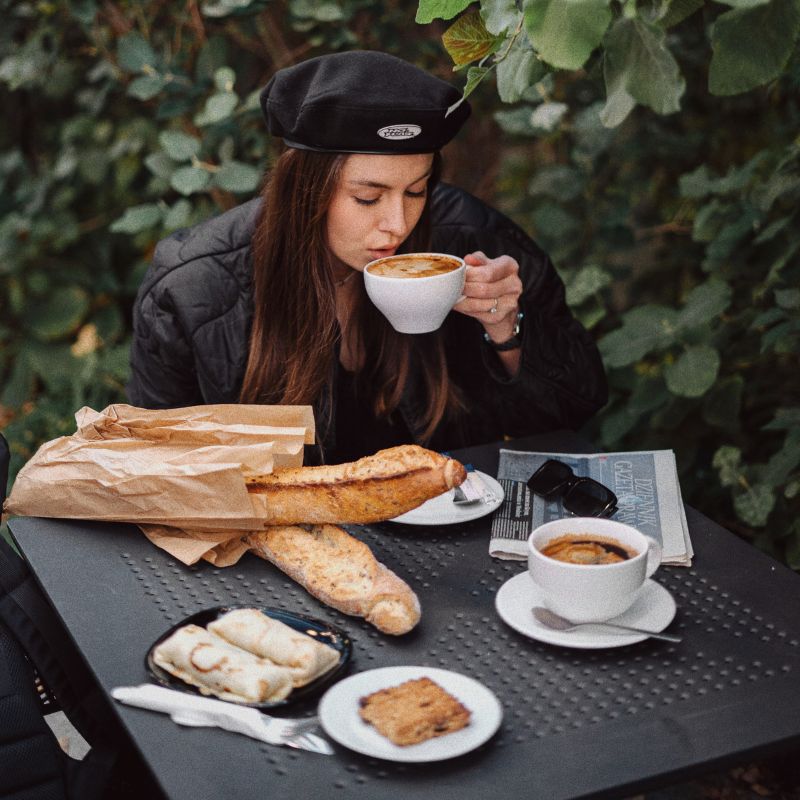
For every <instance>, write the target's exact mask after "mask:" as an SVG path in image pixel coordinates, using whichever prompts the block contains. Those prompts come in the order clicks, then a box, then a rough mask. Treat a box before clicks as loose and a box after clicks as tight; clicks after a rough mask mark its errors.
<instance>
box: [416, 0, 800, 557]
mask: <svg viewBox="0 0 800 800" xmlns="http://www.w3.org/2000/svg"><path fill="white" fill-rule="evenodd" d="M462 12H463V13H462ZM459 15H460V16H459ZM453 17H458V18H457V19H456V20H455V22H453V23H452V24H450V25H449V27H448V29H447V30H446V32H445V33H444V36H443V42H444V45H445V47H446V48H447V50H448V52H449V53H450V55H451V57H452V60H453V62H454V64H455V68H456V69H457V70H462V71H463V70H466V79H465V83H464V96H465V97H466V96H469V95H472V97H473V98H474V97H475V96H476V95H475V94H474V92H475V90H476V88H477V86H478V85H479V84H480V82H481V81H483V80H485V79H487V77H490V76H491V75H495V76H496V89H497V94H498V96H499V99H500V100H501V101H503V102H504V103H506V104H508V105H506V106H503V107H501V108H499V109H498V110H497V111H496V113H495V118H496V120H497V122H498V124H499V125H500V127H501V128H502V129H503V130H504V131H506V133H507V134H508V135H509V136H510V137H511V138H510V141H512V142H515V143H516V147H515V148H514V149H512V150H510V151H509V152H510V153H511V154H510V156H509V157H507V158H506V159H505V160H504V163H503V165H502V167H501V177H500V185H501V187H502V188H503V190H504V197H505V199H506V203H507V205H508V208H509V209H510V210H511V211H512V213H513V215H514V216H515V217H517V218H518V219H520V220H522V221H523V222H526V223H527V227H528V228H529V229H531V230H532V231H534V232H535V234H536V235H537V237H538V239H539V240H540V241H541V242H542V243H543V244H544V245H545V247H546V248H547V249H548V250H549V251H550V253H551V254H552V255H553V257H554V259H555V260H556V262H557V264H559V266H560V268H561V270H562V273H563V275H564V278H565V280H566V283H567V286H568V300H569V301H570V302H571V304H572V306H573V307H574V308H575V309H576V311H577V313H578V314H579V316H580V317H581V318H582V320H583V321H584V323H585V324H586V325H587V326H589V327H590V328H591V329H592V330H593V331H594V332H595V333H596V335H597V338H598V340H599V344H600V349H601V352H602V354H603V359H604V363H605V365H606V368H607V370H608V373H609V377H610V381H611V386H612V398H611V402H610V403H609V405H608V406H607V407H606V409H605V410H604V411H603V413H602V414H601V415H600V417H599V418H598V420H597V422H596V425H595V429H594V433H595V438H596V440H597V441H598V442H599V444H601V445H602V446H603V447H604V448H605V449H628V448H632V449H645V448H655V447H666V448H674V449H675V450H676V452H677V455H678V461H679V469H680V472H681V483H682V486H683V489H684V493H685V495H686V497H687V499H689V500H690V501H691V502H692V503H694V504H695V505H696V506H698V507H699V508H701V509H703V510H704V511H706V513H708V514H709V515H711V516H712V517H715V518H716V519H717V520H719V521H721V522H723V523H724V524H726V525H727V526H728V527H730V528H733V529H735V530H737V531H739V532H740V533H742V534H743V535H745V536H748V537H750V538H752V539H754V540H755V541H756V543H758V544H759V545H761V546H762V547H764V548H765V549H767V550H770V551H771V552H772V553H774V554H775V555H778V556H779V557H781V558H784V559H785V560H786V561H787V562H788V563H789V564H790V565H792V566H793V567H795V568H800V519H799V517H800V514H799V513H798V512H800V503H798V494H800V381H799V380H798V377H797V370H798V367H799V366H800V359H798V353H800V289H799V288H798V286H800V258H799V257H798V253H800V224H798V223H799V222H800V212H798V208H800V139H798V138H797V132H798V130H799V129H800V125H798V123H800V106H799V105H798V97H800V91H798V90H800V59H799V58H798V51H797V42H798V34H800V3H797V2H795V0H755V2H746V3H745V2H738V1H737V0H731V1H730V2H726V4H725V5H722V4H719V3H703V2H702V0H672V1H671V2H670V1H669V0H666V1H665V2H638V3H636V2H625V3H619V4H618V3H615V2H611V3H609V2H607V1H606V0H578V1H577V2H570V3H562V2H559V0H524V1H523V2H522V3H521V4H517V3H515V2H513V0H482V2H481V3H480V7H479V8H478V7H477V6H475V5H471V4H470V3H469V2H467V0H421V2H420V4H419V10H418V14H417V21H418V22H421V23H426V22H428V21H430V20H432V19H435V18H441V19H447V20H450V19H452V18H453ZM767 43H769V44H767ZM652 112H656V113H652Z"/></svg>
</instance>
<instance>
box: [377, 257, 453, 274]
mask: <svg viewBox="0 0 800 800" xmlns="http://www.w3.org/2000/svg"><path fill="white" fill-rule="evenodd" d="M460 266H461V261H460V260H457V259H455V258H448V257H447V256H440V255H427V254H426V255H408V256H403V255H399V256H390V257H388V258H386V259H384V260H380V261H376V262H375V263H374V264H371V265H370V266H369V267H368V270H369V272H370V273H371V274H372V275H378V276H380V277H382V278H432V277H434V276H435V275H444V274H445V273H446V272H452V271H453V270H455V269H458V268H459V267H460Z"/></svg>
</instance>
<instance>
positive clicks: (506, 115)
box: [493, 106, 536, 136]
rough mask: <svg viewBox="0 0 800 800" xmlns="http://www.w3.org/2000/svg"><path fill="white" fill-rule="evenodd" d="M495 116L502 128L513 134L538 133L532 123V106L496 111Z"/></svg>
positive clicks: (528, 134)
mask: <svg viewBox="0 0 800 800" xmlns="http://www.w3.org/2000/svg"><path fill="white" fill-rule="evenodd" d="M493 116H494V121H495V122H496V123H497V124H498V125H499V126H500V128H501V130H503V131H504V132H505V133H510V134H511V135H512V136H533V135H534V134H535V133H536V130H535V129H534V127H533V125H532V124H531V109H530V106H522V107H520V108H514V109H512V110H510V111H495V112H494V115H493Z"/></svg>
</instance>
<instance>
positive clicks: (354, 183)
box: [348, 170, 431, 189]
mask: <svg viewBox="0 0 800 800" xmlns="http://www.w3.org/2000/svg"><path fill="white" fill-rule="evenodd" d="M430 174H431V171H430V170H428V171H427V172H425V173H423V174H422V175H420V176H419V178H415V179H414V180H413V181H411V183H409V184H408V185H409V186H413V185H414V184H415V183H419V182H420V181H421V180H422V179H423V178H428V177H430ZM348 183H349V184H350V185H351V186H367V187H369V188H370V189H391V188H392V187H391V186H389V185H388V184H385V183H381V182H380V181H369V180H364V181H359V180H355V179H353V180H349V181H348Z"/></svg>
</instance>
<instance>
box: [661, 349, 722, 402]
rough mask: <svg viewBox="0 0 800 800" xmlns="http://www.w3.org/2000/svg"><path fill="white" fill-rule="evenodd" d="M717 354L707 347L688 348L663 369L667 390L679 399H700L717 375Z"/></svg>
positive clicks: (718, 359)
mask: <svg viewBox="0 0 800 800" xmlns="http://www.w3.org/2000/svg"><path fill="white" fill-rule="evenodd" d="M719 365H720V357H719V353H718V352H717V351H716V350H715V349H714V348H713V347H710V346H709V345H697V346H694V347H688V348H686V350H685V351H684V352H683V353H682V354H681V355H680V357H679V358H678V360H677V361H675V363H673V364H668V365H667V367H666V368H665V369H664V380H665V381H666V382H667V388H668V389H669V390H670V391H671V392H672V393H673V394H676V395H678V396H679V397H702V396H703V395H704V394H705V393H706V392H707V391H708V390H709V389H710V388H711V387H712V386H713V385H714V381H716V379H717V374H718V373H719Z"/></svg>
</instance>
